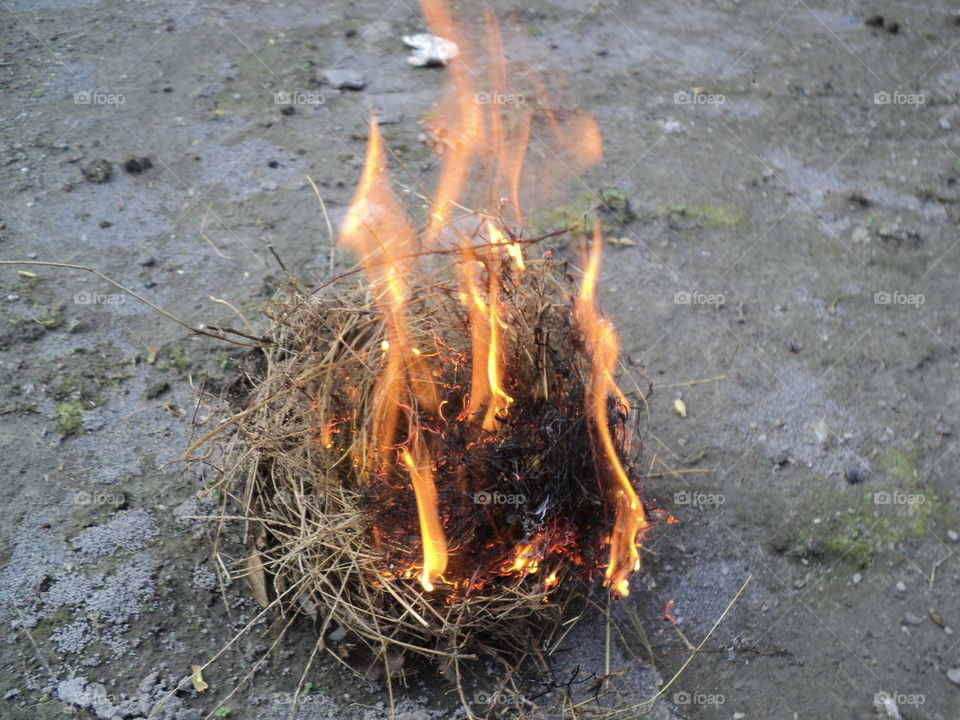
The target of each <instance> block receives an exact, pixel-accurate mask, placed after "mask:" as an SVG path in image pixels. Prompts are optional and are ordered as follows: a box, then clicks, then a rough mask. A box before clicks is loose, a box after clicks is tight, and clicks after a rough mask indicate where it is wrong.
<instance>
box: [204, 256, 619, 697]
mask: <svg viewBox="0 0 960 720" xmlns="http://www.w3.org/2000/svg"><path fill="white" fill-rule="evenodd" d="M436 259H437V258H436V257H426V258H422V262H421V264H420V269H421V274H420V275H419V276H418V280H417V282H416V284H415V285H414V286H413V287H412V288H411V292H410V293H409V300H408V303H407V309H408V314H409V317H410V318H412V320H411V328H410V331H411V336H412V338H411V341H412V343H413V344H414V345H415V346H417V347H420V348H424V349H425V355H426V356H427V358H428V360H429V361H430V362H431V363H432V364H431V367H433V368H435V373H436V382H437V384H438V385H439V386H441V387H443V388H445V393H446V394H445V396H444V397H445V398H446V399H447V400H448V404H447V412H446V413H439V417H430V416H428V415H427V414H426V413H424V412H420V411H418V410H417V409H415V410H414V412H415V413H416V417H417V418H418V420H417V421H418V422H419V423H420V425H421V426H422V427H423V428H424V429H425V433H424V434H425V435H427V434H429V437H430V438H431V442H432V443H433V445H432V448H431V454H432V456H433V457H435V458H442V459H438V460H437V464H436V467H435V470H434V480H435V482H436V485H437V488H438V502H439V505H440V506H441V508H443V511H442V514H443V519H444V528H445V531H446V532H447V534H448V542H449V544H450V547H451V553H450V556H451V561H450V565H449V566H448V570H447V572H446V573H445V574H444V580H445V582H444V583H443V584H440V585H438V587H437V588H436V589H435V590H434V591H432V592H426V591H424V589H423V588H422V586H421V584H420V581H419V578H418V577H416V573H415V572H414V569H415V567H416V566H417V564H418V562H419V560H420V553H421V544H420V538H419V533H418V525H417V508H416V503H415V498H414V494H413V492H412V491H411V489H410V484H409V480H407V479H406V478H405V477H404V474H403V473H402V472H400V471H399V470H397V471H395V472H390V471H389V470H384V469H383V467H382V465H378V459H377V457H378V455H377V452H376V449H375V448H374V447H372V445H371V443H372V441H371V438H372V436H373V429H372V428H371V422H372V420H371V417H372V415H373V413H372V412H371V408H370V405H371V395H372V394H373V390H374V386H375V383H376V378H377V376H378V374H379V373H380V372H381V366H382V358H383V349H382V343H383V341H384V339H385V328H384V321H383V319H382V318H381V316H380V314H379V313H378V312H377V305H376V303H375V301H374V297H373V296H372V293H371V291H370V289H369V288H367V287H366V286H365V285H363V284H360V283H354V284H350V283H351V281H350V280H349V279H345V280H341V281H340V282H339V283H337V284H332V285H327V286H325V287H323V288H321V289H318V290H315V291H313V292H305V291H302V290H300V289H298V288H297V287H295V286H294V287H291V288H290V291H289V292H288V293H286V294H283V295H280V296H278V298H276V299H275V300H273V301H272V302H271V303H270V304H269V306H268V307H267V309H266V314H267V316H268V318H269V321H270V330H269V334H268V336H267V337H265V338H263V340H264V342H263V343H262V347H261V348H260V349H258V350H257V351H256V355H255V356H254V357H253V359H252V361H251V363H250V365H249V367H248V370H247V372H246V373H245V374H244V376H242V377H238V378H237V379H236V380H235V381H234V382H233V383H232V384H231V385H230V386H229V387H228V390H227V391H226V392H225V394H224V396H223V398H222V401H223V402H222V406H221V407H222V415H221V420H222V422H221V423H220V424H219V425H218V426H217V427H216V428H215V429H214V430H213V431H211V432H210V433H208V434H207V435H206V436H204V437H203V438H201V439H200V440H198V441H197V443H195V444H194V445H193V446H192V448H191V451H188V456H189V457H191V458H192V459H194V460H195V461H202V462H210V458H211V457H212V455H211V448H214V449H216V450H217V451H218V452H219V453H221V455H220V457H222V462H218V463H217V464H218V467H219V469H220V470H221V475H220V477H219V478H218V480H217V481H216V483H215V484H214V485H213V486H212V487H211V490H216V491H218V497H219V498H220V499H221V502H222V505H221V510H220V518H219V520H220V523H221V529H222V526H223V524H226V523H233V524H235V523H238V522H239V523H242V524H243V527H244V532H243V537H244V538H245V542H246V545H247V548H248V554H247V555H246V557H244V558H242V559H238V560H237V561H236V562H235V565H234V567H233V568H231V570H230V571H231V574H232V575H234V576H241V575H242V576H245V577H246V578H247V580H248V582H249V583H250V586H251V590H252V592H253V595H254V597H255V598H256V599H257V600H258V602H260V604H261V605H262V606H264V607H265V608H269V609H270V611H275V612H276V615H277V617H278V618H279V619H281V621H282V622H281V624H282V625H284V626H285V627H289V625H290V621H291V619H292V618H293V617H295V616H297V615H306V616H308V617H310V618H311V619H313V621H314V622H315V623H316V627H317V630H318V633H319V638H320V639H319V641H318V644H317V651H319V650H325V651H326V652H327V653H329V654H330V655H331V656H332V657H334V658H335V659H336V660H337V661H338V662H340V663H342V664H344V665H346V666H347V667H349V668H351V669H352V670H354V671H356V672H359V673H361V674H362V675H364V676H365V677H367V678H369V679H374V678H377V677H386V679H387V680H388V684H389V682H390V680H391V678H395V677H397V676H398V675H402V674H403V673H404V668H405V667H406V668H408V669H409V668H410V667H411V665H413V664H414V663H411V659H413V658H419V659H420V660H427V661H429V662H432V663H435V664H436V665H438V666H439V667H440V668H441V669H442V670H443V671H444V672H445V673H446V674H447V676H448V677H449V678H450V679H451V680H453V681H454V682H455V683H456V684H457V686H458V688H459V689H460V691H461V700H462V701H463V703H464V706H465V707H466V706H467V705H468V703H467V701H466V698H465V697H463V691H462V684H461V679H462V677H461V671H462V668H461V663H462V662H463V661H464V660H467V659H473V658H480V657H487V658H493V657H496V658H498V659H502V658H504V657H510V658H513V660H512V661H511V663H510V664H511V667H513V668H517V667H519V666H520V664H522V661H523V660H525V659H526V660H530V659H533V660H537V661H538V664H539V665H541V666H544V653H549V651H550V648H552V647H556V645H557V644H558V643H559V641H560V640H561V639H562V638H563V637H564V636H565V635H566V634H567V633H569V632H570V630H571V629H572V627H573V624H574V623H575V621H576V619H577V618H578V617H579V616H580V614H582V613H583V612H584V611H585V608H587V607H588V606H589V604H590V602H591V601H590V600H589V596H590V592H591V590H592V589H595V588H597V587H598V586H599V585H600V584H601V583H600V582H599V580H600V579H601V575H602V566H603V564H604V562H605V559H606V553H607V552H608V548H607V546H606V542H607V538H608V537H609V533H610V528H611V526H612V523H613V517H612V511H611V510H610V509H609V503H605V502H604V497H603V494H602V492H601V490H600V489H599V488H598V483H597V480H596V471H595V469H594V457H593V452H592V448H591V445H590V441H589V437H588V433H587V432H586V428H585V419H584V414H585V413H584V408H583V403H584V386H585V382H586V381H587V376H588V373H589V370H590V359H589V355H588V352H587V348H586V345H585V341H584V339H583V338H582V337H581V335H580V332H579V331H578V330H577V328H576V324H575V323H574V322H573V316H572V313H573V300H572V294H573V292H574V289H575V283H574V278H573V277H572V275H571V274H570V273H569V272H568V268H567V266H566V264H563V263H554V262H552V261H549V260H540V261H536V262H534V263H532V264H530V266H529V267H528V268H527V270H526V272H525V273H523V274H513V273H512V272H511V271H510V270H509V269H508V267H507V265H506V264H503V265H502V266H500V265H498V266H497V267H498V268H499V272H501V273H502V277H501V278H500V284H501V287H502V288H503V292H504V306H505V307H508V308H509V311H508V317H507V318H506V319H507V321H508V322H507V328H508V331H507V332H506V335H505V342H506V346H507V352H506V356H507V362H506V370H507V374H508V376H509V377H510V378H511V381H510V385H509V391H510V392H511V394H512V395H513V396H514V402H513V403H512V404H511V406H510V410H509V419H504V421H503V422H502V424H501V427H500V428H499V429H498V431H497V432H496V433H495V435H493V436H491V435H490V434H488V433H478V428H477V427H476V425H477V423H476V422H475V421H470V420H459V419H456V417H457V416H458V412H459V410H460V409H462V407H464V405H465V402H466V400H465V395H464V392H463V390H462V389H461V388H463V387H469V378H470V368H469V363H470V359H469V357H465V355H464V354H463V352H462V351H464V350H466V351H469V348H470V334H469V330H470V328H469V320H468V317H467V314H466V312H465V311H464V310H463V306H462V303H461V301H460V298H459V297H458V294H457V290H456V288H455V284H454V283H453V282H452V278H450V277H448V276H446V275H445V272H449V262H448V261H447V259H446V258H445V259H444V260H443V262H442V263H436V262H434V261H436ZM434 265H445V266H448V269H447V271H444V270H439V271H438V270H435V269H431V268H432V267H433V266H434ZM424 268H426V269H424ZM426 273H429V274H426ZM427 350H429V351H427ZM468 354H469V353H468V352H467V355H468ZM407 402H409V404H410V405H411V406H415V404H416V398H415V397H413V393H412V392H411V397H410V398H409V399H408V401H407ZM609 416H610V423H611V427H612V428H613V429H614V430H615V434H616V436H617V437H619V438H624V437H627V436H628V435H629V434H630V433H629V429H628V428H627V427H626V422H627V418H626V417H625V416H624V414H623V413H622V412H620V411H619V410H618V409H617V408H616V407H615V405H614V403H613V402H611V404H610V411H609ZM201 449H202V454H199V455H198V454H197V453H198V451H201ZM623 449H624V448H623V447H622V446H621V451H623ZM622 460H624V461H625V463H626V465H627V467H631V463H630V458H626V457H623V458H622ZM465 478H466V481H465ZM495 491H498V492H501V493H504V494H512V495H519V496H522V497H523V499H524V501H523V504H522V506H520V507H516V506H509V505H505V506H502V507H501V506H498V505H483V504H478V503H477V502H475V496H474V495H473V494H474V493H476V492H491V493H492V492H495ZM219 534H220V532H219V530H218V536H219ZM531 542H532V544H534V545H535V546H536V547H535V548H534V549H532V550H530V551H529V552H530V558H531V559H533V560H534V561H535V562H536V563H537V564H538V566H539V570H538V571H537V572H527V571H518V570H517V569H516V568H515V567H514V566H513V565H512V563H513V560H514V559H515V557H516V553H517V547H518V546H519V545H520V544H523V543H531ZM549 576H553V577H555V578H556V582H551V581H547V580H546V578H547V577H549ZM331 632H335V633H336V635H337V636H338V637H340V638H342V640H341V641H340V642H338V643H335V644H332V645H328V644H327V642H326V641H325V638H327V637H329V634H330V633H331ZM312 659H313V658H311V661H312ZM384 671H386V672H384ZM509 681H512V680H509ZM509 681H508V682H509ZM391 699H392V690H391ZM468 712H469V711H468Z"/></svg>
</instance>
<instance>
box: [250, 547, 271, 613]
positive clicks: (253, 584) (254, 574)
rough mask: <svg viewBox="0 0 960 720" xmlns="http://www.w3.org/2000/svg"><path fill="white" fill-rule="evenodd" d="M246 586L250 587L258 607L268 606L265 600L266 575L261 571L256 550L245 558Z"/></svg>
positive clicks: (258, 554)
mask: <svg viewBox="0 0 960 720" xmlns="http://www.w3.org/2000/svg"><path fill="white" fill-rule="evenodd" d="M247 584H248V585H249V586H250V592H251V593H252V594H253V599H254V600H256V601H257V603H259V605H260V607H263V608H265V607H267V605H269V604H270V600H269V599H268V598H267V575H266V573H265V572H264V571H263V561H262V560H261V559H260V553H259V552H257V551H256V550H254V551H253V553H252V554H251V555H250V557H248V558H247Z"/></svg>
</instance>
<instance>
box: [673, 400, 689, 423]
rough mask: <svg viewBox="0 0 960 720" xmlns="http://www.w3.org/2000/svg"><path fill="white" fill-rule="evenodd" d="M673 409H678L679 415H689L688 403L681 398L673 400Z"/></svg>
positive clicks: (683, 416)
mask: <svg viewBox="0 0 960 720" xmlns="http://www.w3.org/2000/svg"><path fill="white" fill-rule="evenodd" d="M673 409H674V410H676V411H677V415H679V416H680V417H682V418H685V417H686V416H687V404H686V403H685V402H683V400H681V399H680V398H677V399H676V400H674V401H673Z"/></svg>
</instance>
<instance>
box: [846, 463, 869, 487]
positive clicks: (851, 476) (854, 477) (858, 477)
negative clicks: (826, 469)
mask: <svg viewBox="0 0 960 720" xmlns="http://www.w3.org/2000/svg"><path fill="white" fill-rule="evenodd" d="M843 476H844V477H845V478H846V479H847V482H848V483H850V484H851V485H859V484H860V483H862V482H863V481H864V480H865V479H866V478H865V476H864V473H863V468H862V467H861V466H860V465H858V464H856V463H849V464H848V465H847V466H846V467H844V468H843Z"/></svg>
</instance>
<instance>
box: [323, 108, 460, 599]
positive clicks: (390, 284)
mask: <svg viewBox="0 0 960 720" xmlns="http://www.w3.org/2000/svg"><path fill="white" fill-rule="evenodd" d="M340 242H341V243H342V244H344V245H345V246H347V247H350V248H351V249H353V250H354V251H355V252H356V253H357V254H358V255H359V256H360V262H361V263H362V265H363V269H364V272H365V274H366V276H367V281H368V282H369V283H370V286H371V288H372V290H373V294H374V298H375V300H376V303H377V307H378V309H379V310H380V313H381V315H382V316H383V318H384V321H385V322H384V324H385V328H386V334H387V338H386V341H385V342H384V343H383V346H382V349H383V351H384V355H385V361H384V368H383V371H382V372H381V374H380V376H379V377H378V378H377V382H376V385H375V386H374V389H373V394H372V416H373V417H372V420H373V432H374V447H375V448H376V449H377V451H378V452H379V454H380V458H381V460H382V461H383V462H384V463H390V462H391V460H392V457H391V452H390V449H391V448H392V447H393V446H395V445H396V444H397V443H398V441H401V439H400V438H399V437H398V434H399V432H400V429H401V414H402V413H403V414H405V415H406V428H405V434H406V437H405V439H403V440H402V442H405V443H409V444H410V446H411V447H413V448H414V454H413V456H411V454H410V451H408V450H407V449H406V448H405V447H404V448H402V449H401V457H402V459H403V461H404V464H405V465H406V466H407V469H408V470H409V472H410V476H411V481H412V483H413V488H414V493H415V495H416V499H417V511H418V513H419V516H420V528H421V539H422V541H423V554H424V560H423V565H424V571H423V572H424V574H423V580H422V584H423V587H424V589H425V590H431V589H432V588H433V586H432V584H431V580H432V579H433V578H435V577H436V576H437V575H439V574H440V573H442V572H443V570H444V568H445V567H446V562H447V554H446V553H447V551H446V540H445V538H444V535H443V528H442V526H441V523H440V519H439V513H438V509H437V492H436V487H435V486H434V484H433V479H432V475H431V473H430V457H429V451H428V450H426V449H425V448H424V442H423V439H422V433H421V431H420V429H419V427H418V426H417V424H416V420H415V418H414V415H413V413H412V411H411V410H410V409H409V408H410V407H411V404H410V400H409V399H408V398H409V395H412V396H413V397H414V398H415V399H416V401H417V404H418V407H419V408H421V409H423V410H425V411H435V410H436V409H437V407H438V402H437V389H436V386H435V384H434V381H433V378H432V377H431V375H430V371H429V368H428V367H427V365H426V363H425V361H424V360H423V358H422V357H421V354H420V352H419V350H418V349H417V348H416V347H413V346H412V343H411V341H410V330H409V325H408V320H407V313H406V302H407V285H408V280H409V275H410V272H411V262H412V256H413V254H414V249H415V247H416V245H415V241H414V234H413V231H412V229H411V228H410V225H409V223H408V222H407V218H406V213H405V211H404V210H403V208H402V206H401V205H400V203H399V202H398V201H397V199H396V197H395V196H394V194H393V191H392V189H391V188H390V178H389V176H388V175H387V166H386V158H385V156H384V152H383V141H382V139H381V137H380V131H379V128H378V126H377V121H376V118H375V117H371V120H370V141H369V144H368V147H367V157H366V160H365V162H364V167H363V174H362V176H361V178H360V185H359V186H358V187H357V192H356V194H355V195H354V197H353V202H352V203H351V205H350V210H349V212H348V213H347V217H346V219H345V220H344V223H343V226H342V228H341V230H340ZM441 555H442V557H440V556H441Z"/></svg>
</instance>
